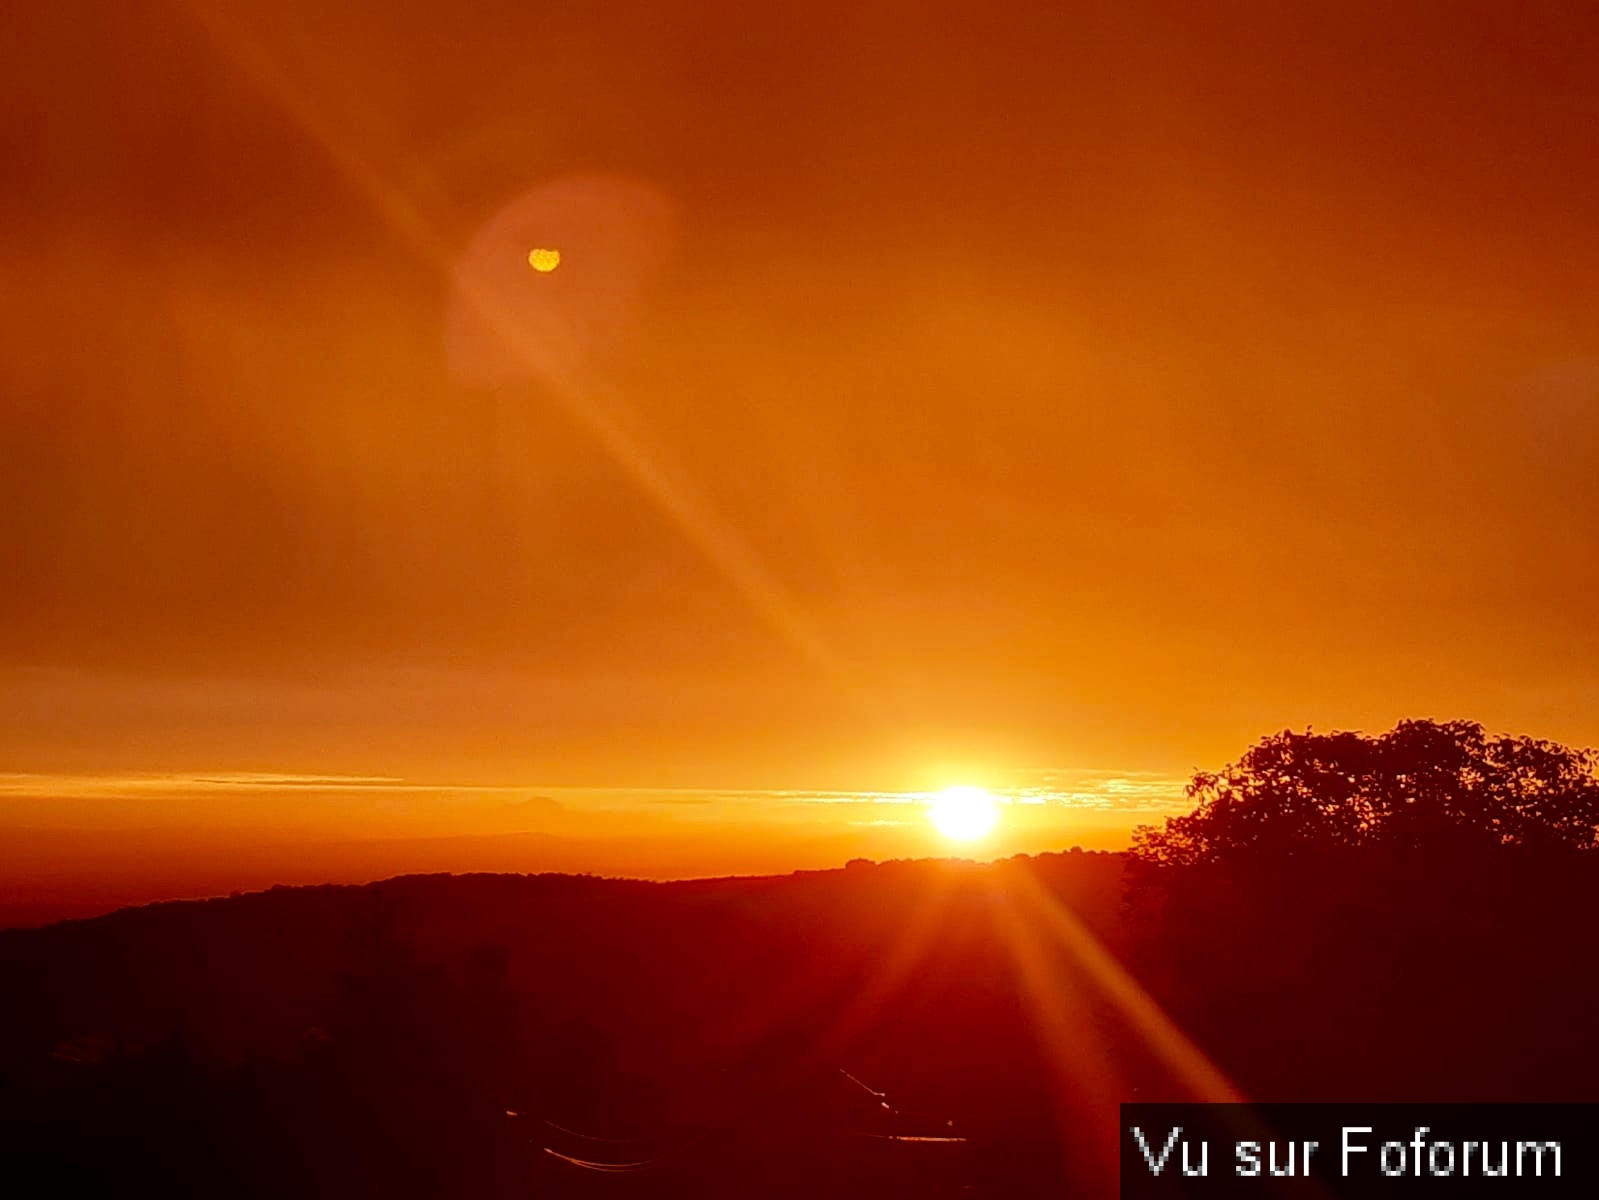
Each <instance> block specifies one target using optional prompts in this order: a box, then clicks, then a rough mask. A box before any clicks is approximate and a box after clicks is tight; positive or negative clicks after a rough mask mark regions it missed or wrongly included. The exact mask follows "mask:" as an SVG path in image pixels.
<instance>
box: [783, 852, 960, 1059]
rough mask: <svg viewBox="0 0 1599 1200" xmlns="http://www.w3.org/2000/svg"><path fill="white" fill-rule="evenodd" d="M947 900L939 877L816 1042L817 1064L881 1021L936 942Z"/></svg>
mask: <svg viewBox="0 0 1599 1200" xmlns="http://www.w3.org/2000/svg"><path fill="white" fill-rule="evenodd" d="M949 899H950V881H949V879H948V878H947V877H945V876H942V875H940V876H939V877H937V878H936V879H935V880H934V882H933V884H932V886H931V887H930V888H929V889H928V891H927V893H926V894H925V895H924V896H922V897H921V900H922V901H923V902H922V903H919V904H917V905H915V906H914V907H913V909H912V912H911V916H910V919H909V920H908V921H907V922H906V923H905V925H904V927H903V928H902V929H901V930H900V932H899V936H898V937H896V938H895V939H894V942H893V944H892V946H890V948H889V950H888V953H887V954H886V955H885V956H884V957H883V959H882V961H881V963H880V965H879V966H877V968H876V969H875V970H873V972H872V974H871V976H870V978H869V979H868V980H867V981H866V983H865V985H864V987H862V989H861V991H860V992H859V993H858V994H857V995H856V996H855V997H854V999H853V1000H852V1002H851V1003H850V1005H849V1007H848V1008H846V1009H845V1010H844V1011H843V1012H841V1013H840V1014H839V1015H838V1017H837V1018H835V1019H834V1021H833V1022H832V1024H831V1025H829V1026H828V1028H827V1029H826V1030H825V1031H824V1032H823V1033H822V1035H821V1036H820V1037H819V1038H818V1039H817V1041H816V1048H815V1051H814V1057H815V1058H816V1060H817V1061H818V1062H826V1061H832V1060H833V1059H836V1058H837V1057H838V1056H839V1055H840V1054H842V1053H843V1052H845V1051H846V1050H847V1049H848V1047H849V1044H850V1042H851V1041H852V1040H853V1039H854V1038H855V1037H857V1036H858V1035H859V1034H861V1033H862V1032H863V1031H864V1030H866V1029H868V1028H869V1027H870V1026H871V1024H872V1023H873V1022H875V1021H879V1020H881V1019H882V1018H883V1008H882V1006H883V1005H884V1004H885V1003H887V1002H888V1001H889V1000H890V999H891V998H892V997H893V996H894V994H895V993H896V992H897V991H899V990H900V988H901V987H902V986H903V985H904V984H905V981H906V980H908V979H909V978H910V977H911V974H912V972H914V971H915V970H916V968H917V967H918V966H920V965H921V964H922V962H923V961H925V959H926V958H927V954H928V951H929V950H930V949H931V947H932V946H933V943H934V942H936V941H937V940H938V935H939V932H940V930H941V928H942V926H943V921H944V918H945V916H946V914H947V912H948V910H949Z"/></svg>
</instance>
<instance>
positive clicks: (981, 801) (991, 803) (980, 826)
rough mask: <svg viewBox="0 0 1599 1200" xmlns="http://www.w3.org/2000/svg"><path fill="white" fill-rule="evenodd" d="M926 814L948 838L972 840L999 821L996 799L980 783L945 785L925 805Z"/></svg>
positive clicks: (985, 833) (960, 840) (986, 833)
mask: <svg viewBox="0 0 1599 1200" xmlns="http://www.w3.org/2000/svg"><path fill="white" fill-rule="evenodd" d="M927 818H928V820H930V821H932V823H933V828H935V829H937V830H938V832H939V833H941V834H943V835H944V836H945V837H947V838H949V840H950V841H952V842H975V841H977V840H979V839H980V838H984V837H987V836H988V834H989V833H990V832H991V831H992V830H993V828H994V826H995V824H996V823H997V822H998V821H999V802H998V801H997V800H995V799H994V797H993V795H992V794H991V793H989V792H987V791H985V790H984V789H982V788H980V787H951V788H945V789H944V790H943V791H942V792H939V793H938V795H936V796H934V797H933V799H932V803H931V804H929V805H928V808H927Z"/></svg>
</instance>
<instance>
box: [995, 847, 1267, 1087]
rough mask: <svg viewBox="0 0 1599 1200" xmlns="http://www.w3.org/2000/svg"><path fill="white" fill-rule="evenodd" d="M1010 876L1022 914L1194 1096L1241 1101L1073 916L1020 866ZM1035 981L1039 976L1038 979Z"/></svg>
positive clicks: (1041, 982) (1219, 1074)
mask: <svg viewBox="0 0 1599 1200" xmlns="http://www.w3.org/2000/svg"><path fill="white" fill-rule="evenodd" d="M1006 879H1007V881H1009V880H1014V881H1015V887H1016V891H1017V894H1018V897H1019V898H1020V899H1021V901H1022V902H1023V904H1024V905H1025V906H1026V909H1027V912H1026V913H1024V914H1022V918H1023V920H1024V921H1025V920H1026V919H1028V918H1030V919H1031V920H1032V921H1034V922H1037V923H1038V924H1040V925H1041V926H1042V928H1044V929H1045V930H1046V931H1048V932H1049V933H1050V934H1051V935H1052V936H1053V938H1054V940H1055V942H1056V943H1057V944H1058V947H1059V949H1061V950H1064V951H1065V953H1066V954H1067V956H1068V957H1069V958H1070V960H1071V961H1072V962H1073V963H1075V964H1076V965H1077V967H1078V968H1079V969H1080V970H1081V972H1082V974H1083V975H1084V976H1086V977H1087V978H1088V979H1090V980H1091V981H1092V982H1093V983H1094V984H1095V985H1096V986H1097V987H1098V988H1099V989H1100V990H1101V991H1102V992H1103V993H1104V995H1105V996H1106V997H1107V998H1108V999H1109V1000H1110V1001H1111V1003H1112V1004H1114V1005H1115V1007H1116V1009H1117V1010H1118V1011H1119V1012H1120V1013H1121V1015H1122V1016H1123V1017H1124V1018H1126V1020H1127V1022H1128V1024H1129V1025H1130V1026H1131V1027H1132V1028H1133V1029H1134V1030H1135V1031H1136V1032H1137V1033H1138V1035H1139V1036H1140V1037H1141V1038H1142V1039H1143V1040H1144V1042H1145V1044H1146V1045H1147V1046H1148V1047H1149V1048H1150V1049H1151V1050H1152V1051H1154V1053H1155V1054H1156V1056H1157V1057H1158V1058H1159V1059H1160V1061H1161V1062H1162V1064H1163V1065H1164V1066H1165V1067H1166V1068H1167V1070H1169V1071H1171V1073H1172V1074H1173V1075H1174V1076H1175V1077H1176V1079H1177V1080H1178V1082H1180V1083H1181V1084H1182V1085H1183V1086H1184V1087H1185V1088H1186V1089H1187V1090H1188V1091H1189V1092H1190V1093H1191V1095H1192V1096H1193V1098H1194V1099H1196V1100H1199V1101H1202V1102H1204V1103H1208V1104H1229V1103H1242V1102H1243V1100H1244V1096H1243V1093H1242V1092H1240V1091H1239V1090H1238V1089H1237V1088H1236V1087H1235V1086H1234V1085H1233V1083H1232V1082H1231V1081H1230V1080H1229V1079H1228V1078H1227V1077H1226V1076H1225V1075H1223V1074H1222V1072H1221V1070H1220V1069H1219V1068H1218V1067H1217V1066H1216V1065H1215V1064H1214V1063H1212V1062H1211V1061H1210V1059H1209V1058H1207V1057H1206V1056H1205V1053H1204V1051H1202V1050H1200V1049H1199V1047H1198V1046H1196V1045H1194V1043H1193V1042H1192V1041H1190V1040H1189V1038H1188V1036H1187V1035H1186V1034H1184V1033H1183V1031H1182V1030H1181V1029H1179V1028H1178V1027H1177V1025H1176V1024H1175V1023H1174V1022H1173V1021H1172V1019H1171V1018H1170V1017H1168V1016H1167V1015H1166V1013H1165V1011H1164V1010H1163V1009H1162V1008H1161V1007H1160V1005H1159V1004H1157V1003H1156V1002H1155V1000H1154V998H1153V997H1151V996H1150V994H1149V993H1148V992H1146V991H1145V990H1144V988H1143V985H1142V984H1140V983H1139V982H1138V981H1137V980H1136V979H1134V978H1133V977H1132V975H1130V974H1129V973H1128V972H1127V969H1126V968H1125V967H1123V966H1122V965H1121V963H1119V962H1118V961H1116V958H1115V956H1114V955H1112V954H1111V953H1110V951H1108V950H1106V949H1105V947H1104V946H1102V945H1101V944H1100V942H1099V939H1098V938H1096V937H1095V936H1094V935H1093V933H1092V932H1091V931H1090V930H1089V929H1088V928H1087V927H1085V926H1084V925H1083V923H1082V922H1081V921H1080V920H1078V919H1077V916H1076V915H1075V914H1074V913H1073V912H1072V911H1071V910H1070V909H1068V908H1066V907H1065V906H1064V905H1062V904H1060V903H1059V902H1058V901H1057V900H1056V899H1055V898H1054V897H1052V896H1051V895H1049V893H1048V892H1047V891H1045V890H1044V888H1043V887H1042V886H1041V885H1040V884H1039V882H1038V881H1037V880H1036V879H1034V878H1033V877H1032V876H1031V875H1030V874H1028V873H1027V872H1025V871H1017V872H1015V873H1014V874H1013V875H1007V876H1006ZM1040 985H1043V980H1042V979H1040Z"/></svg>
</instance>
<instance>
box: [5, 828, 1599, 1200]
mask: <svg viewBox="0 0 1599 1200" xmlns="http://www.w3.org/2000/svg"><path fill="white" fill-rule="evenodd" d="M1421 862H1422V860H1420V859H1415V860H1406V859H1405V858H1403V857H1402V856H1401V857H1395V856H1393V855H1389V856H1387V857H1385V858H1382V859H1377V858H1375V857H1373V856H1370V855H1366V856H1357V857H1345V858H1342V859H1334V860H1328V861H1325V862H1320V863H1318V864H1317V865H1315V866H1314V867H1307V866H1305V865H1303V864H1300V865H1298V866H1296V867H1295V868H1294V869H1293V870H1288V869H1277V870H1272V869H1262V868H1257V869H1254V870H1251V871H1248V872H1241V871H1238V870H1232V871H1221V870H1219V869H1208V868H1207V869H1200V868H1189V869H1179V868H1165V869H1155V870H1151V869H1147V868H1146V869H1142V870H1134V869H1132V868H1131V866H1130V864H1129V863H1128V862H1127V860H1125V859H1124V858H1123V856H1121V855H1115V854H1088V853H1079V852H1072V853H1068V854H1058V855H1045V856H1041V857H1038V858H1031V859H1025V858H1023V859H1016V860H1011V861H1007V862H1002V863H996V864H993V865H991V866H977V865H973V864H969V863H940V862H918V863H889V864H882V865H871V864H865V863H856V864H852V865H851V866H850V867H848V868H846V869H842V870H838V871H831V872H823V873H808V874H798V875H793V876H787V877H780V878H766V879H727V880H714V881H703V882H687V883H675V884H652V883H637V882H628V881H618V880H602V879H593V878H587V877H570V876H516V875H476V876H455V877H450V876H413V877H407V878H401V879H393V880H389V881H387V882H384V883H378V884H372V885H370V886H366V887H318V888H294V889H286V888H285V889H274V890H273V891H270V892H265V893H259V894H252V895H245V896H236V897H233V898H231V899H224V900H213V901H206V902H200V903H178V904H163V905H156V906H152V907H148V908H143V909H134V910H126V911H123V912H119V913H115V914H112V915H110V916H107V917H102V918H97V919H94V920H89V921H81V922H69V923H64V924H60V925H56V926H52V927H49V928H45V929H39V930H23V931H12V932H8V933H4V934H0V981H3V986H0V1006H3V1011H0V1081H3V1083H0V1088H3V1094H0V1154H3V1155H4V1162H3V1163H0V1170H3V1172H4V1176H5V1178H6V1179H7V1181H8V1183H9V1184H10V1185H11V1186H8V1187H7V1188H6V1189H5V1191H6V1194H8V1195H20V1196H28V1195H41V1196H43V1195H58V1194H60V1195H66V1194H83V1193H84V1189H85V1188H87V1189H89V1194H103V1195H108V1196H109V1195H122V1196H127V1195H159V1196H165V1197H180V1196H208V1197H209V1196H230V1197H231V1196H240V1197H243V1196H274V1197H276V1196H296V1197H298V1196H339V1197H344V1198H349V1197H363V1196H371V1197H378V1196H382V1197H386V1198H390V1200H403V1198H408V1197H419V1198H420V1197H468V1196H470V1197H476V1198H492V1197H499V1196H527V1195H553V1196H590V1195H592V1196H602V1195H603V1196H618V1197H622V1196H641V1197H642V1196H674V1195H684V1196H689V1195H692V1196H695V1197H707V1196H728V1197H732V1196H773V1197H777V1196H817V1195H831V1196H835V1197H850V1196H857V1195H858V1196H868V1195H869V1196H873V1197H884V1196H895V1195H904V1196H939V1195H952V1196H953V1195H962V1196H1015V1195H1028V1194H1040V1195H1042V1194H1049V1195H1108V1194H1113V1193H1114V1190H1115V1185H1114V1173H1115V1167H1116V1161H1115V1159H1116V1141H1115V1126H1114V1117H1115V1106H1116V1104H1117V1103H1118V1102H1120V1101H1123V1100H1129V1099H1139V1100H1158V1099H1183V1098H1190V1097H1192V1096H1194V1095H1195V1089H1196V1088H1198V1089H1200V1090H1201V1091H1203V1090H1204V1088H1206V1087H1208V1086H1219V1085H1220V1084H1221V1082H1222V1081H1226V1082H1230V1084H1231V1085H1232V1086H1234V1087H1235V1088H1236V1089H1238V1091H1240V1092H1241V1093H1242V1094H1244V1095H1247V1096H1249V1097H1251V1098H1258V1099H1266V1100H1332V1099H1350V1100H1362V1101H1379V1100H1435V1099H1452V1100H1472V1099H1482V1100H1577V1099H1588V1100H1591V1099H1594V1098H1595V1094H1596V1092H1599V1088H1596V1087H1595V1086H1594V1085H1593V1084H1592V1083H1591V1081H1592V1080H1593V1079H1595V1078H1599V1074H1596V1071H1599V1046H1596V1044H1595V1042H1594V1041H1593V1039H1592V1038H1591V1037H1590V1036H1589V1033H1588V1030H1589V1026H1590V1022H1591V1013H1592V1012H1593V1011H1594V1010H1595V1001H1596V1000H1599V996H1596V994H1595V992H1596V987H1595V982H1596V978H1599V976H1596V974H1595V970H1594V967H1593V965H1592V964H1593V963H1594V962H1595V961H1596V960H1595V950H1596V949H1599V932H1596V930H1595V926H1594V923H1593V921H1592V919H1591V918H1592V916H1593V914H1594V913H1595V911H1596V904H1595V901H1596V899H1599V872H1596V871H1595V870H1594V865H1593V862H1592V860H1591V859H1590V857H1589V856H1588V855H1586V854H1568V855H1532V854H1527V853H1521V852H1517V851H1512V850H1506V851H1503V852H1500V853H1496V854H1489V855H1478V856H1477V857H1475V858H1473V859H1466V858H1461V859H1459V860H1449V861H1443V860H1440V859H1439V858H1438V857H1437V856H1429V858H1428V859H1427V860H1426V866H1425V869H1423V868H1422V865H1421ZM1101 949H1103V951H1104V952H1105V953H1104V954H1101V953H1100V952H1099V951H1100V950H1101ZM1124 971H1125V973H1124ZM1129 978H1130V979H1133V980H1136V981H1137V985H1138V986H1137V987H1136V988H1129V987H1128V980H1129ZM1146 995H1147V996H1148V997H1151V998H1153V1000H1154V1001H1155V1002H1156V1004H1157V1005H1158V1008H1159V1010H1160V1011H1163V1012H1164V1013H1165V1014H1167V1015H1168V1016H1169V1017H1170V1018H1171V1021H1172V1023H1173V1025H1174V1026H1175V1027H1176V1028H1177V1029H1180V1030H1181V1031H1182V1032H1183V1034H1184V1035H1186V1038H1187V1039H1189V1040H1191V1042H1192V1044H1193V1046H1194V1047H1197V1049H1198V1050H1199V1051H1201V1052H1202V1054H1203V1056H1204V1058H1203V1059H1201V1058H1198V1057H1196V1056H1194V1055H1193V1054H1191V1053H1190V1052H1189V1051H1188V1049H1187V1048H1186V1047H1184V1046H1183V1045H1182V1044H1181V1043H1180V1042H1173V1041H1172V1039H1171V1038H1170V1037H1169V1030H1168V1032H1167V1033H1163V1032H1162V1030H1163V1029H1164V1028H1166V1027H1164V1026H1163V1025H1162V1024H1161V1022H1160V1020H1159V1018H1158V1016H1152V1015H1151V1013H1153V1012H1156V1010H1155V1009H1152V1008H1150V1007H1148V1006H1146V1005H1143V1004H1142V1003H1141V997H1143V996H1146ZM1196 1064H1197V1065H1196ZM1210 1066H1213V1067H1215V1068H1216V1071H1215V1072H1211V1071H1210V1070H1209V1067H1210ZM1207 1081H1209V1082H1207Z"/></svg>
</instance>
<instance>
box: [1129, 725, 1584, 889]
mask: <svg viewBox="0 0 1599 1200" xmlns="http://www.w3.org/2000/svg"><path fill="white" fill-rule="evenodd" d="M1596 765H1599V755H1595V753H1594V752H1593V751H1592V750H1587V749H1572V748H1570V747H1567V746H1562V745H1560V744H1558V743H1555V742H1549V741H1543V740H1539V739H1537V738H1530V737H1506V736H1492V735H1489V734H1487V733H1485V732H1484V731H1483V727H1482V726H1481V725H1480V724H1477V723H1476V722H1473V721H1448V722H1441V723H1440V722H1435V721H1402V722H1400V723H1399V724H1398V725H1397V726H1395V727H1394V728H1393V729H1391V730H1389V731H1388V732H1387V733H1384V734H1381V735H1379V736H1375V737H1369V736H1366V735H1364V734H1361V733H1313V732H1311V731H1310V730H1308V729H1307V730H1306V731H1305V732H1304V733H1294V732H1292V731H1289V730H1284V731H1283V732H1281V733H1277V734H1273V735H1271V736H1269V737H1266V738H1263V739H1262V740H1261V741H1260V742H1258V743H1257V744H1256V745H1254V746H1252V747H1251V748H1250V749H1249V750H1248V752H1247V753H1245V754H1244V756H1243V757H1242V758H1241V759H1239V760H1238V761H1237V762H1236V763H1232V764H1230V765H1228V766H1227V767H1224V768H1223V769H1222V770H1221V771H1218V772H1206V771H1201V772H1199V773H1197V774H1196V775H1195V776H1194V777H1193V780H1192V782H1190V784H1189V785H1188V789H1187V792H1188V796H1189V798H1190V799H1192V800H1194V801H1196V802H1197V805H1196V807H1195V808H1194V810H1193V811H1192V812H1191V813H1188V814H1187V815H1185V816H1180V817H1170V818H1168V819H1167V820H1166V822H1165V823H1164V825H1160V826H1155V825H1145V826H1141V827H1139V828H1138V829H1137V830H1135V831H1134V834H1133V851H1132V852H1133V855H1134V857H1135V859H1137V860H1139V861H1141V862H1144V863H1151V864H1159V865H1190V864H1200V863H1237V862H1244V861H1259V860H1270V859H1279V860H1280V859H1287V858H1298V857H1305V856H1310V855H1315V854H1323V853H1327V852H1335V851H1340V850H1355V849H1364V848H1371V847H1386V848H1389V849H1394V850H1400V851H1403V850H1419V849H1440V850H1442V849H1460V850H1472V849H1477V848H1484V847H1500V846H1524V847H1532V848H1538V849H1556V848H1562V849H1590V848H1592V847H1594V846H1595V845H1596V843H1599V777H1596V775H1595V767H1596Z"/></svg>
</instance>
